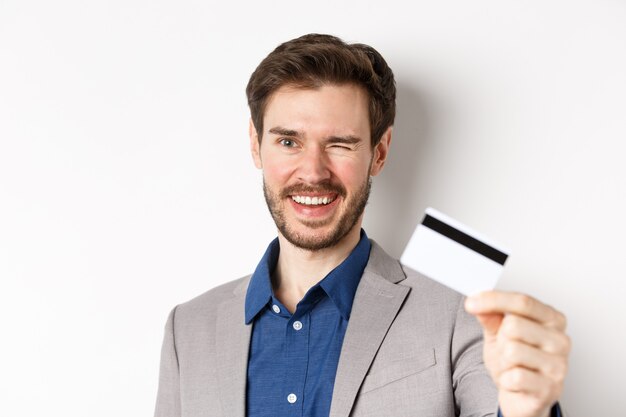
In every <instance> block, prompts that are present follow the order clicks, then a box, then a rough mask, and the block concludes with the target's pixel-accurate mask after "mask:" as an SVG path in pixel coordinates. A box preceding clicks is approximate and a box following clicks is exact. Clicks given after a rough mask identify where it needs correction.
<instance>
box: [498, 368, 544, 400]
mask: <svg viewBox="0 0 626 417" xmlns="http://www.w3.org/2000/svg"><path fill="white" fill-rule="evenodd" d="M497 384H498V388H500V389H505V390H507V391H511V392H523V393H526V394H530V395H534V396H537V397H539V396H542V395H545V393H546V392H549V391H550V390H551V387H552V383H551V381H550V380H549V379H548V378H546V377H545V376H542V375H541V374H539V373H537V372H535V371H531V370H530V369H526V368H522V367H515V368H511V369H509V370H507V371H505V372H503V373H502V374H500V377H499V378H498V381H497Z"/></svg>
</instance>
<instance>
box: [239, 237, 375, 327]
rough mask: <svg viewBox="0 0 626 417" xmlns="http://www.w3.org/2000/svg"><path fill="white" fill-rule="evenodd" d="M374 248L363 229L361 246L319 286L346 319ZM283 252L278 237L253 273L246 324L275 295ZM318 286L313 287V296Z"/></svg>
mask: <svg viewBox="0 0 626 417" xmlns="http://www.w3.org/2000/svg"><path fill="white" fill-rule="evenodd" d="M370 249H371V243H370V241H369V239H368V237H367V234H366V233H365V231H364V230H363V229H361V238H360V240H359V243H358V244H357V245H356V246H355V247H354V249H353V250H352V252H351V253H350V255H349V256H348V257H347V258H346V259H345V260H344V261H343V262H342V263H341V264H339V265H338V266H337V267H336V268H335V269H333V270H332V271H331V272H330V273H328V275H326V277H324V279H322V280H321V281H320V282H319V283H318V284H317V285H316V286H319V287H321V288H322V289H323V290H324V292H325V293H326V295H328V297H329V298H330V299H331V300H332V301H333V303H334V304H335V306H336V307H337V309H338V310H339V312H340V313H341V315H342V317H343V318H344V319H345V320H348V319H349V318H350V311H351V310H352V302H353V301H354V295H355V293H356V289H357V287H358V285H359V282H360V280H361V275H363V270H364V269H365V266H366V265H367V261H368V260H369V255H370ZM279 253H280V244H279V243H278V238H276V239H274V240H273V241H272V242H271V243H270V244H269V246H268V247H267V250H266V251H265V254H264V255H263V258H261V261H260V262H259V264H258V265H257V267H256V269H255V271H254V274H252V278H251V279H250V285H249V286H248V292H247V293H246V303H245V319H246V324H250V322H252V320H253V319H254V317H256V315H257V314H259V312H260V311H261V310H262V309H263V307H265V306H266V305H267V304H268V302H269V301H270V300H271V299H272V295H273V292H272V283H271V282H272V281H271V278H270V277H271V275H272V273H273V272H274V268H275V267H276V263H277V262H278V255H279ZM316 286H314V287H313V288H311V290H309V293H310V292H311V291H312V290H314V288H315V287H316ZM307 294H308V293H307Z"/></svg>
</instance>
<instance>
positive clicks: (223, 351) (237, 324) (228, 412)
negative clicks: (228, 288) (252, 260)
mask: <svg viewBox="0 0 626 417" xmlns="http://www.w3.org/2000/svg"><path fill="white" fill-rule="evenodd" d="M248 282H249V280H246V281H245V282H244V283H243V284H242V285H241V286H239V287H238V288H237V289H236V290H235V291H234V298H231V299H228V300H225V301H223V302H222V303H221V305H220V307H219V311H218V316H217V323H216V336H215V338H216V344H215V354H216V359H217V361H216V362H217V375H218V378H219V379H218V381H219V388H220V400H221V403H222V409H223V411H224V416H227V417H245V413H246V380H247V371H248V351H249V346H250V335H251V331H252V325H246V324H245V318H244V303H245V296H246V288H247V286H248Z"/></svg>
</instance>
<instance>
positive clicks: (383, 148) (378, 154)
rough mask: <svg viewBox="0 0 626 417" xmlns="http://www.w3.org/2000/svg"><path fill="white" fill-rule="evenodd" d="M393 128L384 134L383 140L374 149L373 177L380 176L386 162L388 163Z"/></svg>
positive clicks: (371, 172) (371, 173)
mask: <svg viewBox="0 0 626 417" xmlns="http://www.w3.org/2000/svg"><path fill="white" fill-rule="evenodd" d="M392 130H393V129H392V127H391V126H389V128H387V130H386V131H385V133H383V136H382V138H380V142H378V145H376V146H375V147H374V156H373V157H372V169H371V171H370V175H371V176H376V175H378V174H380V172H381V171H382V170H383V167H384V166H385V161H387V155H389V147H390V146H391V132H392Z"/></svg>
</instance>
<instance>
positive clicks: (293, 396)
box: [287, 394, 298, 404]
mask: <svg viewBox="0 0 626 417" xmlns="http://www.w3.org/2000/svg"><path fill="white" fill-rule="evenodd" d="M287 401H289V404H293V403H295V402H296V401H298V397H296V394H289V395H288V396H287Z"/></svg>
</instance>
